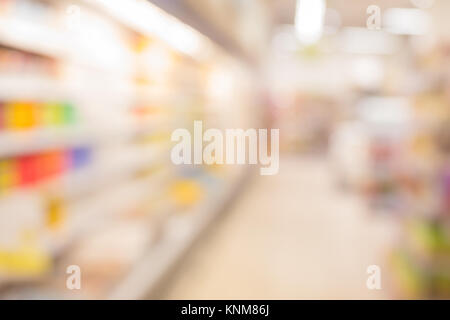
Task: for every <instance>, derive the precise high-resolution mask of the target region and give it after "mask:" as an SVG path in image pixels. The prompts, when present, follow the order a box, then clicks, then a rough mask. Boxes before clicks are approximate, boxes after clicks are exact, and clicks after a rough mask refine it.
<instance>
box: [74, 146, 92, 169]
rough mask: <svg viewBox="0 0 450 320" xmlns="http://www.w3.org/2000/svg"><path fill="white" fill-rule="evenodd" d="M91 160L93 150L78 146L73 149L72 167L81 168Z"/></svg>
mask: <svg viewBox="0 0 450 320" xmlns="http://www.w3.org/2000/svg"><path fill="white" fill-rule="evenodd" d="M90 161H91V150H90V149H89V148H88V147H78V148H75V149H73V150H72V151H71V167H72V168H73V169H79V168H81V167H84V166H86V165H87V164H88V163H89V162H90Z"/></svg>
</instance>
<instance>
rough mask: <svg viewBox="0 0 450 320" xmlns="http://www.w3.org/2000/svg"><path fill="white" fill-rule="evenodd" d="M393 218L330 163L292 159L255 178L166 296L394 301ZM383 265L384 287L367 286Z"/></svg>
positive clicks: (178, 274)
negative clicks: (339, 179) (343, 180)
mask: <svg viewBox="0 0 450 320" xmlns="http://www.w3.org/2000/svg"><path fill="white" fill-rule="evenodd" d="M396 232H397V231H396V225H395V222H394V221H393V220H392V218H391V217H389V216H386V215H382V214H371V213H370V212H369V210H368V208H367V206H366V205H365V203H364V201H363V199H361V198H360V197H358V196H357V195H355V194H353V193H352V192H349V191H344V190H340V189H339V188H338V187H337V185H336V184H335V183H334V180H333V176H332V174H331V172H330V170H329V166H328V162H327V161H326V160H325V159H323V158H321V159H319V158H315V157H298V156H286V157H284V158H282V159H281V163H280V172H279V174H278V175H275V176H257V177H255V178H254V179H253V180H252V181H251V182H250V183H249V185H248V186H247V188H246V189H245V190H244V191H243V194H242V195H241V196H240V197H239V199H238V200H237V202H236V203H235V204H234V205H233V207H232V208H231V209H230V210H229V212H225V213H224V216H223V217H222V218H220V219H219V221H217V223H215V224H214V225H213V226H212V228H211V229H210V230H209V231H208V233H207V234H206V235H205V236H204V237H203V238H202V239H201V240H200V241H199V244H198V245H197V246H195V247H194V249H193V250H192V251H191V252H190V253H189V255H188V257H187V258H186V259H184V260H183V261H182V263H181V265H180V267H179V271H178V272H176V273H175V274H174V275H173V276H172V279H171V281H170V283H169V286H168V287H167V288H166V290H165V291H164V295H163V297H162V298H164V299H380V298H389V297H390V296H389V291H390V290H389V289H388V288H387V286H386V285H385V282H386V281H384V279H385V277H384V275H385V273H386V274H387V273H388V269H387V267H386V254H387V248H389V244H390V243H391V242H392V241H393V239H394V237H395V234H396ZM374 264H375V265H378V266H380V267H381V276H382V278H381V279H382V288H381V290H369V289H368V288H367V287H366V280H367V277H368V276H369V275H368V274H367V272H366V271H367V267H368V266H369V265H374Z"/></svg>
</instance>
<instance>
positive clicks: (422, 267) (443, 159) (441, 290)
mask: <svg viewBox="0 0 450 320" xmlns="http://www.w3.org/2000/svg"><path fill="white" fill-rule="evenodd" d="M438 56H440V57H441V58H442V59H444V60H440V62H439V63H437V65H439V66H442V65H445V62H444V61H447V59H448V57H446V55H438ZM416 60H417V61H419V62H417V61H416V62H414V63H413V67H412V68H414V71H415V72H416V73H417V75H418V77H417V78H420V79H422V80H423V83H422V84H421V85H420V86H419V87H417V88H415V89H414V91H413V92H411V91H410V92H406V97H402V98H395V99H393V98H383V99H382V100H379V101H378V108H377V109H376V111H378V113H374V114H373V116H375V117H376V118H378V119H381V120H382V121H381V122H382V124H383V126H380V125H378V126H376V129H375V130H371V131H370V130H369V131H370V135H369V137H370V139H369V141H370V142H369V148H368V154H369V159H370V161H369V164H370V166H369V168H370V173H369V175H368V179H367V181H366V189H365V190H366V193H367V195H368V196H369V199H370V202H371V204H372V205H373V206H374V207H376V208H381V209H383V210H384V212H389V213H391V214H392V215H393V216H395V218H397V219H398V220H399V221H400V225H401V227H402V231H403V232H402V233H401V239H402V240H401V241H400V244H399V245H398V246H397V247H395V248H393V250H392V254H391V255H390V259H389V261H390V265H391V266H392V271H393V272H392V277H391V280H392V281H391V283H392V287H393V288H394V291H395V292H396V293H397V294H398V296H399V297H402V298H405V297H406V298H449V297H450V220H449V217H450V216H449V195H450V193H449V172H450V171H449V156H450V148H449V146H450V140H449V138H450V133H449V123H450V111H449V108H448V106H449V103H450V99H449V98H450V97H449V95H448V85H449V82H448V80H447V79H448V75H446V74H445V73H444V72H445V70H442V68H440V67H438V68H437V69H436V70H435V71H432V70H430V68H428V67H427V68H424V63H420V59H419V58H417V59H416ZM425 60H426V59H425ZM422 62H423V61H422ZM425 62H426V61H425ZM435 62H436V61H435ZM425 66H426V63H425ZM404 93H405V92H404ZM391 102H392V103H391ZM394 107H395V108H394ZM383 110H390V111H389V112H388V113H383V112H384V111H383ZM393 110H395V112H392V111H393ZM385 115H389V116H388V117H384V116H385ZM394 118H396V121H392V120H393V119H394ZM387 119H390V120H391V121H386V120H387ZM372 129H374V128H372Z"/></svg>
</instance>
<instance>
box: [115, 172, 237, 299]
mask: <svg viewBox="0 0 450 320" xmlns="http://www.w3.org/2000/svg"><path fill="white" fill-rule="evenodd" d="M244 174H245V172H244V170H243V169H242V171H240V174H239V175H238V177H237V178H235V180H232V181H229V182H228V183H226V184H225V186H222V188H220V190H221V191H222V192H218V191H217V190H216V191H215V192H214V193H213V194H210V195H208V200H206V201H205V202H203V203H202V204H200V205H199V206H198V207H195V208H194V209H192V210H191V212H185V213H183V214H180V215H177V216H172V217H171V218H170V219H169V220H168V221H167V223H166V224H165V229H164V233H163V236H162V238H161V239H159V241H158V242H157V243H156V244H154V245H153V246H152V247H151V248H149V251H148V253H147V254H146V255H145V256H144V257H143V258H142V259H141V261H140V262H138V263H137V264H136V265H135V266H134V267H133V268H132V270H131V271H130V273H129V274H127V275H126V276H125V278H124V279H123V280H122V281H121V282H120V283H119V284H118V285H117V286H116V287H115V289H114V290H113V291H112V292H111V294H110V295H109V296H108V297H107V298H108V299H143V298H146V297H147V296H148V295H149V294H151V293H152V290H154V289H155V288H156V286H157V285H158V284H159V282H160V281H161V280H162V278H163V276H164V275H165V274H166V273H167V272H168V271H170V269H171V268H172V267H174V266H175V264H176V263H177V261H178V260H179V259H180V258H181V257H182V256H183V254H184V253H185V252H186V251H187V250H188V249H189V248H190V247H191V246H192V245H193V244H194V242H195V240H196V239H197V238H198V237H199V236H200V235H201V233H202V231H203V230H204V229H205V228H206V227H207V226H208V225H209V224H210V223H211V222H212V221H213V220H214V219H215V218H216V217H217V215H218V214H220V213H221V211H222V210H223V209H224V207H225V206H226V205H227V203H229V202H230V201H231V200H232V198H233V196H235V194H236V193H237V190H238V189H239V187H240V186H241V184H242V182H243V177H244Z"/></svg>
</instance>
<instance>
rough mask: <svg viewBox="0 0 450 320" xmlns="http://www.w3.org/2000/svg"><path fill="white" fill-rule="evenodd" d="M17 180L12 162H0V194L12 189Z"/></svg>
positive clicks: (6, 160)
mask: <svg viewBox="0 0 450 320" xmlns="http://www.w3.org/2000/svg"><path fill="white" fill-rule="evenodd" d="M17 179H18V177H17V167H16V164H15V162H14V160H10V159H5V160H0V193H2V192H5V191H8V190H11V189H12V188H14V187H15V186H16V184H17Z"/></svg>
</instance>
